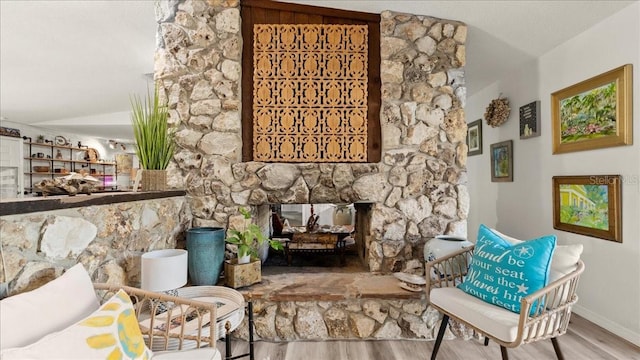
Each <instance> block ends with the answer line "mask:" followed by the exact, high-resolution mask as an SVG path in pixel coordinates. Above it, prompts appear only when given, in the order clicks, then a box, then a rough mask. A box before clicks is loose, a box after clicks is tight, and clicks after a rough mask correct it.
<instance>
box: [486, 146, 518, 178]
mask: <svg viewBox="0 0 640 360" xmlns="http://www.w3.org/2000/svg"><path fill="white" fill-rule="evenodd" d="M510 181H513V140H507V141H502V142H499V143H495V144H491V182H510Z"/></svg>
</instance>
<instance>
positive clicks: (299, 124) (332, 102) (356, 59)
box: [253, 24, 368, 162]
mask: <svg viewBox="0 0 640 360" xmlns="http://www.w3.org/2000/svg"><path fill="white" fill-rule="evenodd" d="M367 34H368V31H367V26H366V25H323V24H304V25H273V24H260V25H254V42H253V44H254V48H253V52H254V57H253V59H254V74H253V82H254V86H253V89H254V93H253V95H254V96H253V121H254V124H253V146H254V147H253V157H254V160H255V161H268V162H365V161H367V82H368V79H367V66H368V65H367V53H368V49H367V41H368V40H367Z"/></svg>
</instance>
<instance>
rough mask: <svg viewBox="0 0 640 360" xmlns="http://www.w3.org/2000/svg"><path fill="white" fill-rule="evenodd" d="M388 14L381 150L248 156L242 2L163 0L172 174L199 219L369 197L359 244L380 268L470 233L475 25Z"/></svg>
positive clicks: (233, 218) (405, 266) (161, 70)
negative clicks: (351, 156) (362, 157)
mask: <svg viewBox="0 0 640 360" xmlns="http://www.w3.org/2000/svg"><path fill="white" fill-rule="evenodd" d="M381 19H382V20H381V24H380V27H381V39H380V53H381V84H382V103H381V114H380V122H381V124H380V127H381V136H382V158H381V161H380V162H377V163H295V164H294V163H263V162H242V160H241V159H242V156H241V155H242V154H241V153H242V132H243V131H251V129H243V128H242V126H241V109H242V101H243V99H241V98H240V87H241V83H240V79H241V72H242V70H243V69H242V66H241V56H242V42H243V41H247V40H246V39H242V36H241V31H240V24H241V17H240V10H239V2H238V1H236V0H226V1H222V0H211V1H208V2H204V1H179V2H177V3H176V2H162V4H161V6H160V11H159V12H158V23H159V28H158V29H159V46H158V48H157V52H156V60H155V78H156V80H158V82H159V84H160V87H161V90H162V92H163V94H164V96H165V97H166V99H167V100H168V104H169V107H170V119H171V122H172V123H173V124H174V125H175V126H176V127H177V133H176V139H177V143H178V149H177V152H176V154H175V156H174V161H173V162H172V164H171V165H170V180H169V181H170V185H171V186H173V187H176V188H185V189H186V190H187V199H188V202H189V204H190V207H191V209H192V213H193V218H194V224H193V225H194V226H222V227H225V228H235V227H236V226H238V225H239V224H241V223H242V220H243V219H242V216H241V215H240V214H239V213H238V208H239V207H251V208H252V210H253V211H254V213H258V212H260V213H263V212H264V208H265V207H267V205H268V204H309V203H356V204H367V205H366V206H360V208H361V209H363V210H362V211H361V212H359V213H360V215H359V217H358V219H357V220H356V222H357V223H358V224H359V226H360V228H361V229H362V230H360V231H359V233H358V236H359V237H360V239H361V249H360V250H359V251H361V253H362V256H363V258H364V261H365V265H366V266H367V267H368V269H369V271H370V272H376V273H378V272H380V273H390V272H396V271H408V272H415V273H421V272H422V271H423V270H422V268H423V267H422V256H423V255H422V247H423V244H424V242H425V240H426V239H428V238H430V237H433V236H435V235H438V234H442V233H447V234H455V235H463V236H466V232H467V227H466V219H467V213H468V210H469V200H468V192H467V187H466V181H467V176H466V168H465V164H466V153H467V146H466V144H465V139H466V123H465V117H464V110H463V108H464V101H465V85H464V70H463V66H464V62H465V47H464V43H465V40H466V31H467V29H466V26H465V25H464V24H461V23H459V22H456V21H451V20H442V19H436V18H431V17H427V16H418V15H409V14H400V13H393V12H389V11H386V12H384V13H382V16H381ZM267 208H268V207H267ZM261 209H262V210H261ZM364 209H369V211H368V214H365V211H364Z"/></svg>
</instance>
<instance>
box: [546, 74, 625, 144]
mask: <svg viewBox="0 0 640 360" xmlns="http://www.w3.org/2000/svg"><path fill="white" fill-rule="evenodd" d="M631 89H632V65H631V64H627V65H623V66H620V67H618V68H616V69H613V70H611V71H608V72H606V73H603V74H600V75H598V76H595V77H592V78H591V79H587V80H585V81H582V82H580V83H578V84H575V85H572V86H569V87H567V88H564V89H562V90H558V91H556V92H554V93H553V94H551V119H552V123H553V127H552V132H553V153H554V154H560V153H567V152H573V151H583V150H591V149H600V148H605V147H611V146H620V145H629V144H632V143H633V138H632V129H631V124H632V122H633V119H632V96H631Z"/></svg>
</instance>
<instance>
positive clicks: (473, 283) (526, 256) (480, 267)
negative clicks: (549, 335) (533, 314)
mask: <svg viewBox="0 0 640 360" xmlns="http://www.w3.org/2000/svg"><path fill="white" fill-rule="evenodd" d="M555 245H556V237H555V235H549V236H543V237H541V238H538V239H534V240H529V241H526V242H522V243H520V244H517V245H511V244H510V243H509V242H507V241H506V240H504V239H503V238H502V237H501V236H499V235H497V234H496V233H494V232H493V231H491V230H490V229H489V228H488V227H486V226H484V225H480V229H479V231H478V240H477V243H476V247H475V249H474V251H473V257H472V260H471V265H470V268H469V272H468V273H467V275H466V276H465V277H464V279H463V281H462V283H461V284H460V285H458V287H459V288H460V289H461V290H462V291H464V292H466V293H468V294H470V295H473V296H475V297H478V298H480V299H482V300H484V301H487V302H490V303H492V304H495V305H498V306H502V307H504V308H505V309H507V310H510V311H513V312H516V313H517V312H520V301H521V300H522V298H523V297H525V296H527V295H529V294H532V293H534V292H535V291H537V290H539V289H542V288H543V287H544V286H545V285H547V283H548V280H549V267H550V264H551V256H552V255H553V251H554V249H555ZM533 310H535V309H532V311H533Z"/></svg>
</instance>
